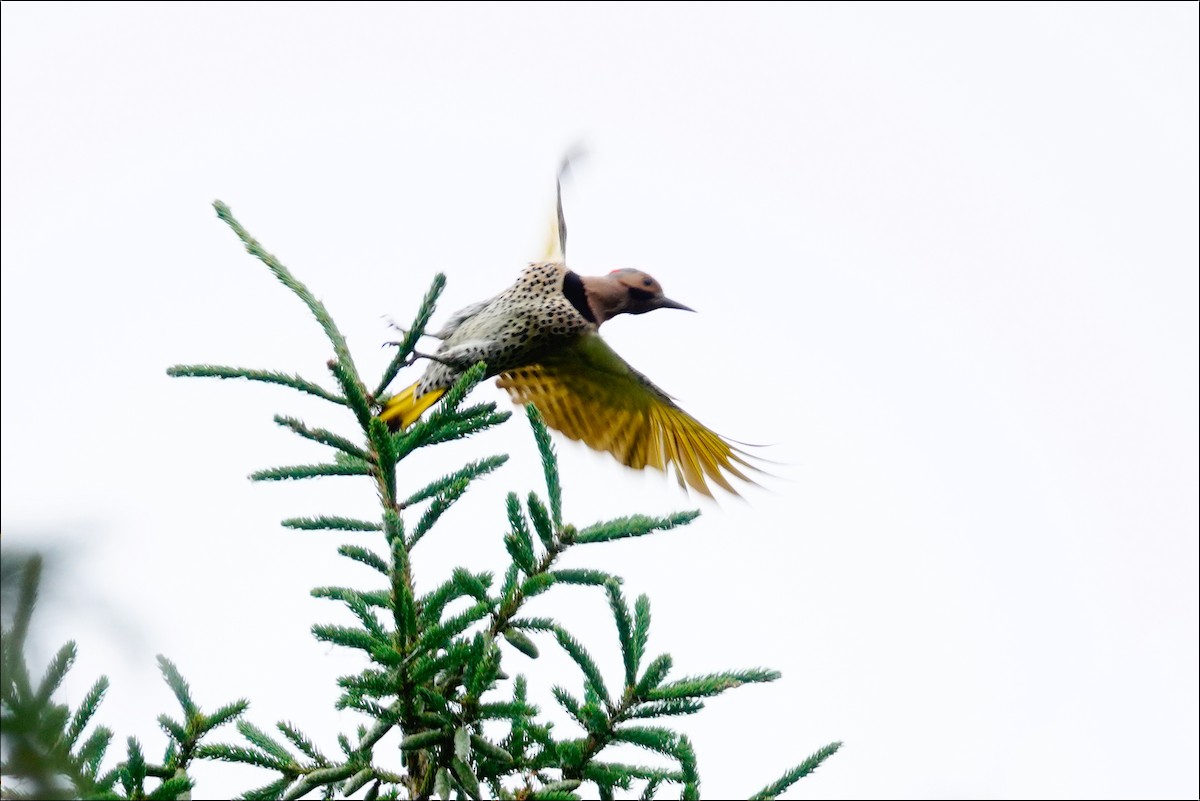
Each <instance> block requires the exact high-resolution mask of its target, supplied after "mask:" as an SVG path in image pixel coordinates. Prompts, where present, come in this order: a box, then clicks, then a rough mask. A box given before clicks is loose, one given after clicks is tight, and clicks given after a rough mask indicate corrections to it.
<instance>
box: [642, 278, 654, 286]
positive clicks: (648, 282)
mask: <svg viewBox="0 0 1200 801" xmlns="http://www.w3.org/2000/svg"><path fill="white" fill-rule="evenodd" d="M642 286H654V281H653V280H651V279H649V278H643V279H642Z"/></svg>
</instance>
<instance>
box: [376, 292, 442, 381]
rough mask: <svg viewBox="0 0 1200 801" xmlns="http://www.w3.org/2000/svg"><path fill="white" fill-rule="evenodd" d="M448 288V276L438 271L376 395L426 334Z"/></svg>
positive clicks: (381, 379) (385, 371)
mask: <svg viewBox="0 0 1200 801" xmlns="http://www.w3.org/2000/svg"><path fill="white" fill-rule="evenodd" d="M445 288H446V276H445V275H443V274H442V273H438V274H437V275H435V276H434V277H433V283H432V284H430V285H429V290H428V291H427V292H426V293H425V297H424V298H422V299H421V305H420V307H418V309H417V316H416V318H415V319H413V324H412V326H411V327H409V328H408V330H407V331H405V333H404V339H402V340H401V341H400V344H399V346H397V348H396V355H395V356H393V357H392V361H391V362H390V363H389V364H388V366H387V368H386V369H385V370H384V371H383V377H382V378H380V380H379V386H378V387H376V389H375V396H376V397H379V396H380V395H382V394H383V393H384V392H385V391H386V390H387V388H388V385H389V384H391V383H392V379H394V378H395V377H396V374H397V373H399V372H400V368H401V367H403V366H404V364H405V361H406V360H407V359H408V357H409V356H411V355H412V352H413V350H415V349H416V347H417V341H418V340H419V339H420V338H421V337H422V336H424V334H425V327H426V326H427V325H429V319H430V318H431V317H433V312H434V310H435V309H436V308H437V299H438V297H440V296H441V294H442V290H443V289H445Z"/></svg>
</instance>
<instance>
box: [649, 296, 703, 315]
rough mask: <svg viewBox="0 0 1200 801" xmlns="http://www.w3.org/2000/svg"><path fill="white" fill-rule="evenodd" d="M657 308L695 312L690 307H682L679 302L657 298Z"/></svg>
mask: <svg viewBox="0 0 1200 801" xmlns="http://www.w3.org/2000/svg"><path fill="white" fill-rule="evenodd" d="M658 308H660V309H683V310H684V311H690V312H694V311H695V309H693V308H692V307H691V306H684V305H683V304H682V303H680V302H679V301H677V300H671V299H670V298H659V299H658Z"/></svg>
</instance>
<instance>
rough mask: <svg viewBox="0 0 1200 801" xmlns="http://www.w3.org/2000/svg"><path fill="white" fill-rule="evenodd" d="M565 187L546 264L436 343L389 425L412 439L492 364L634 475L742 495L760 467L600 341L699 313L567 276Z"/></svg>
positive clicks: (650, 291)
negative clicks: (411, 433)
mask: <svg viewBox="0 0 1200 801" xmlns="http://www.w3.org/2000/svg"><path fill="white" fill-rule="evenodd" d="M566 166H567V164H566V162H564V164H563V169H564V170H565V168H566ZM561 177H562V171H560V173H559V182H558V187H557V188H558V196H557V199H558V203H557V215H556V219H555V220H554V223H553V225H552V230H551V238H550V244H549V246H548V247H547V253H546V259H545V260H543V261H538V262H533V263H531V264H530V265H529V266H527V267H526V268H525V269H524V270H523V271H522V273H521V275H520V276H519V277H518V278H517V281H516V283H515V284H513V285H512V286H511V287H509V288H508V289H506V290H504V291H503V292H501V293H500V294H499V295H496V296H495V297H493V298H490V299H489V300H484V301H481V302H479V303H475V304H473V305H471V306H468V307H466V308H464V309H461V310H460V311H458V312H456V313H455V314H453V315H452V316H451V318H450V320H449V321H448V322H447V323H446V324H445V325H444V326H443V327H442V328H441V330H439V331H437V332H436V333H433V334H431V336H434V337H437V338H439V339H441V340H442V344H441V346H440V347H439V348H438V349H437V351H436V352H435V353H434V354H432V355H430V356H429V357H428V358H429V359H430V360H431V361H430V364H429V367H428V369H426V371H425V374H424V375H423V376H422V377H421V379H420V380H419V381H417V382H416V383H414V384H413V385H412V386H410V387H408V388H406V389H404V390H403V391H401V392H400V393H398V394H397V395H395V396H394V397H392V398H390V399H388V400H387V401H386V402H385V403H384V405H383V411H382V412H381V414H380V417H381V418H382V419H383V420H384V421H385V422H387V423H388V424H389V425H390V426H391V427H392V428H393V429H399V428H407V427H408V426H410V425H412V424H413V423H414V422H415V421H416V420H417V419H418V418H420V416H421V415H422V414H423V413H424V412H425V410H426V409H428V408H429V407H430V406H432V405H433V404H434V403H435V402H437V400H438V398H440V397H441V396H442V395H443V394H445V392H446V390H447V389H449V388H450V387H451V386H452V385H453V384H454V382H455V381H456V380H457V379H458V377H459V376H460V375H461V374H462V372H463V371H464V370H466V369H467V368H469V367H470V366H471V365H473V364H475V363H476V362H479V361H483V362H486V363H487V371H488V376H489V377H490V376H499V380H498V381H497V382H496V384H497V386H499V387H501V388H502V389H504V390H506V391H507V392H508V394H509V396H510V397H511V398H512V400H513V401H514V402H515V403H518V404H525V403H532V404H533V405H534V406H536V407H537V409H538V411H539V412H541V414H542V417H543V418H544V419H545V421H546V424H547V425H549V426H550V427H551V428H554V429H557V430H558V431H561V432H562V433H563V434H565V435H567V436H568V437H570V438H571V439H574V440H582V441H583V442H584V443H585V444H586V445H588V446H589V447H591V448H593V449H595V450H601V451H608V452H609V453H611V454H612V455H613V456H614V457H616V459H617V460H618V461H619V462H621V463H622V464H624V465H628V466H629V467H632V468H635V469H639V470H640V469H643V468H645V467H647V466H649V467H655V468H658V469H659V470H664V471H665V470H667V468H668V466H673V467H674V471H675V474H676V477H677V479H678V480H679V484H680V486H684V485H685V482H686V484H687V485H688V486H691V487H692V488H693V489H695V490H697V491H698V492H701V493H703V494H704V495H709V496H711V495H712V492H711V491H710V489H709V486H708V480H709V479H711V480H712V481H713V482H714V483H716V484H718V485H719V486H721V487H723V488H725V489H726V490H728V491H729V492H731V493H733V494H735V495H736V494H737V491H736V490H735V489H734V488H733V486H732V485H731V484H730V483H729V480H728V478H727V476H726V474H729V475H733V476H736V477H738V478H740V479H742V480H744V481H747V482H749V481H750V479H749V478H747V477H746V475H745V474H744V473H743V472H742V471H741V470H740V469H739V465H740V466H742V467H753V465H751V464H750V463H749V462H748V461H746V459H745V458H744V457H745V454H744V453H743V452H742V451H740V450H738V449H737V448H734V447H733V446H732V445H730V444H729V443H728V442H726V441H725V440H724V439H723V438H721V437H720V436H718V435H717V434H715V433H714V432H713V431H711V430H709V429H708V428H707V427H705V426H704V425H703V424H701V423H700V422H699V421H698V420H696V419H695V418H694V417H692V416H691V415H689V414H688V413H687V412H685V411H683V409H681V408H679V407H678V406H677V405H676V404H675V403H674V402H673V401H672V400H671V397H670V396H669V395H667V394H666V393H665V392H663V391H662V390H661V389H659V388H658V387H656V386H655V385H654V384H653V383H651V382H650V380H649V379H648V378H646V377H645V376H644V375H642V374H641V373H639V372H638V371H637V370H635V369H633V368H632V367H631V366H630V365H629V364H628V363H626V361H625V360H624V359H622V358H621V357H620V356H618V355H617V353H616V351H614V350H613V349H612V348H610V347H609V346H608V345H607V344H606V343H605V342H604V340H603V339H601V338H600V335H599V334H598V333H597V331H598V329H599V328H600V326H601V325H603V324H604V323H605V322H606V321H608V320H611V319H612V318H613V317H615V316H617V315H618V314H643V313H645V312H648V311H653V310H655V309H683V310H685V311H692V309H689V308H688V307H687V306H684V305H683V304H682V303H678V302H676V301H674V300H671V299H669V298H668V297H666V296H665V295H664V294H663V290H662V287H661V286H660V285H659V283H658V281H656V280H655V279H654V278H652V277H651V276H649V275H647V274H646V273H644V272H642V271H640V270H632V269H620V270H613V271H612V272H611V273H609V274H608V275H603V276H581V275H578V274H576V273H574V272H572V271H571V270H570V269H568V268H567V266H566V264H565V251H566V223H565V220H564V218H563V212H562V182H561Z"/></svg>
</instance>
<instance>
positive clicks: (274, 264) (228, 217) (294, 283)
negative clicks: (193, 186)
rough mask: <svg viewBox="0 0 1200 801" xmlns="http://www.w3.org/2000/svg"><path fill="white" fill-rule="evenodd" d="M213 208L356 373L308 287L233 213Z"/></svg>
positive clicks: (217, 203) (221, 206) (326, 313)
mask: <svg viewBox="0 0 1200 801" xmlns="http://www.w3.org/2000/svg"><path fill="white" fill-rule="evenodd" d="M213 208H214V209H216V211H217V216H218V217H220V218H221V220H223V221H224V222H225V224H226V225H228V226H229V227H230V228H232V229H233V232H234V233H235V234H237V237H238V239H240V240H242V244H244V245H245V246H246V250H247V251H248V252H249V253H250V255H252V256H254V257H255V258H257V259H258V260H259V261H261V262H262V263H263V264H265V265H266V266H267V269H269V270H270V271H271V272H272V273H274V274H275V277H276V278H278V279H279V282H280V283H282V284H283V285H284V286H286V287H287V288H288V289H290V290H292V292H293V293H295V295H296V297H298V298H300V300H301V301H303V302H304V305H305V306H307V307H308V310H309V311H310V312H312V315H313V317H315V318H316V319H317V322H318V323H320V324H321V328H323V329H324V330H325V335H326V336H327V337H329V342H330V344H332V345H333V352H334V353H335V354H336V355H337V360H338V361H339V362H341V363H342V364H343V365H345V366H346V367H347V368H348V369H349V370H350V371H351V372H355V370H354V361H353V360H352V359H351V358H350V348H349V346H347V344H346V338H345V337H344V336H342V332H341V331H339V330H338V327H337V325H336V324H335V323H334V322H333V318H332V317H330V316H329V311H328V310H327V309H326V308H325V304H323V303H321V301H319V300H317V298H316V297H315V296H314V295H313V293H312V292H310V291H309V289H308V287H306V286H305V285H304V284H303V283H301V282H300V281H299V280H297V279H296V277H295V276H293V275H292V274H291V272H290V271H289V270H288V269H287V268H286V267H284V266H283V264H281V263H280V261H279V260H278V259H276V258H275V257H274V256H272V255H271V254H270V253H268V252H267V251H266V249H265V248H263V246H262V245H260V244H259V243H258V240H256V239H255V238H254V237H252V236H250V233H249V232H248V231H247V230H246V229H245V228H243V227H242V224H241V223H239V222H238V221H237V219H236V218H235V217H234V216H233V212H231V211H230V210H229V207H228V206H226V205H225V204H224V203H222V202H221V201H219V200H218V201H215V202H214V203H213Z"/></svg>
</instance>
